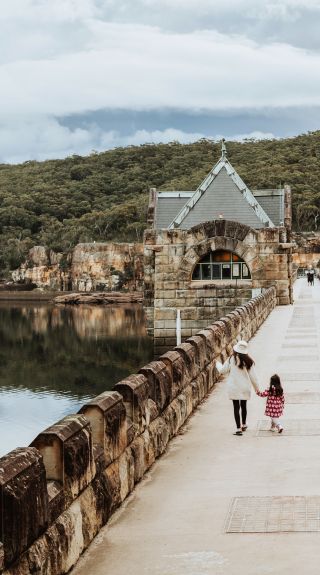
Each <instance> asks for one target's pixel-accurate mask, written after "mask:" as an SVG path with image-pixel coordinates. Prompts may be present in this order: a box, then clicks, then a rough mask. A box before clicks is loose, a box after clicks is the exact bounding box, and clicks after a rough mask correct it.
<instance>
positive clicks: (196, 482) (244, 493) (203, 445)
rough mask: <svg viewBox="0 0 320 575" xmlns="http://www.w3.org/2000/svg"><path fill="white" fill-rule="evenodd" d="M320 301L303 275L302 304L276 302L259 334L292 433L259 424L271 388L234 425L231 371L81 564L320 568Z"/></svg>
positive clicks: (278, 572)
mask: <svg viewBox="0 0 320 575" xmlns="http://www.w3.org/2000/svg"><path fill="white" fill-rule="evenodd" d="M319 304H320V283H319V282H318V281H317V283H316V285H315V286H314V287H310V286H307V284H306V280H305V279H301V280H298V282H297V283H296V296H295V304H294V305H293V306H286V307H278V308H276V309H275V310H274V311H273V312H272V314H271V315H270V316H269V318H268V319H267V320H266V322H265V323H264V325H263V326H262V327H261V328H260V330H259V331H258V333H257V334H256V336H255V337H254V338H253V339H252V340H251V342H250V353H251V354H252V355H253V357H254V358H255V360H256V364H257V371H258V374H259V382H260V388H261V389H264V388H265V387H267V386H268V381H269V377H270V375H272V374H273V373H274V372H277V373H279V375H280V376H281V378H282V380H283V383H284V388H285V393H286V396H287V404H286V408H285V413H284V417H283V425H284V428H285V431H284V433H283V435H279V434H275V433H271V432H269V431H268V432H263V431H257V430H258V428H259V421H260V420H266V418H265V416H264V405H265V400H264V399H262V398H259V397H257V396H254V397H252V399H251V401H250V402H249V405H248V412H249V421H248V423H249V429H248V431H247V432H246V434H245V435H243V436H242V437H235V436H233V434H232V433H233V431H234V424H233V414H232V404H231V402H230V401H229V400H228V399H227V396H226V389H225V385H224V384H223V382H221V383H220V384H219V385H218V386H217V387H216V388H215V390H214V391H213V392H212V394H211V395H210V397H209V398H208V400H207V401H206V402H204V403H203V404H202V406H201V407H200V408H199V409H198V410H197V412H196V413H195V415H194V416H193V417H192V418H191V419H190V420H189V422H188V424H187V427H186V429H185V430H184V433H183V434H181V435H179V436H178V437H177V438H175V439H174V440H173V441H172V442H171V444H170V447H169V449H168V451H167V453H166V454H165V455H164V456H163V457H162V458H161V459H160V460H158V461H157V463H156V464H155V465H154V466H153V468H152V469H151V471H150V472H149V473H148V474H147V476H146V477H145V479H144V480H143V481H142V482H141V483H140V484H139V485H138V486H137V488H136V489H135V491H134V492H133V493H132V495H131V496H130V497H129V498H128V500H127V501H126V503H125V504H124V505H123V506H122V508H121V509H120V510H119V511H118V512H117V513H116V514H115V515H114V516H113V518H112V519H111V521H110V522H109V524H108V526H107V527H105V528H104V529H103V530H102V531H101V532H100V534H99V535H98V537H97V538H96V539H95V541H94V542H93V543H92V544H91V546H90V548H89V549H88V550H87V552H86V553H85V554H84V555H83V557H82V558H81V559H80V561H79V563H78V565H77V566H76V567H75V569H73V571H72V575H149V574H150V575H270V574H274V575H286V574H290V575H292V574H293V573H295V574H303V575H319V569H320V567H319V565H320V514H319V501H320V359H319V347H320V332H319V327H318V326H319V325H320V305H319ZM260 428H261V429H263V425H262V427H261V426H260ZM254 496H255V498H254V499H250V500H247V499H243V498H246V497H250V498H251V497H254ZM292 496H296V497H295V498H293V497H292ZM313 496H316V497H313ZM317 496H318V497H317ZM238 497H239V498H242V499H240V500H238V501H234V498H238ZM266 497H267V499H265V498H266ZM260 498H262V499H260ZM306 503H307V506H308V509H307V513H306ZM232 505H233V507H232ZM230 510H234V511H235V514H234V516H232V517H231V516H230ZM250 510H251V511H252V512H250ZM243 511H244V514H243ZM230 518H231V519H233V521H232V522H231V523H228V520H229V519H230ZM226 526H229V527H230V526H231V528H232V529H234V530H238V531H241V530H246V529H247V530H249V531H250V530H252V531H255V532H237V533H229V532H226ZM306 527H307V529H308V530H309V531H308V532H301V531H300V532H290V531H291V530H292V529H294V530H295V529H301V528H302V529H304V528H306ZM286 529H287V530H288V531H289V532H284V531H285V530H286ZM310 529H311V530H314V532H312V531H311V532H310ZM266 530H269V532H268V533H267V532H265V531H266ZM279 530H280V531H279ZM259 531H260V532H259Z"/></svg>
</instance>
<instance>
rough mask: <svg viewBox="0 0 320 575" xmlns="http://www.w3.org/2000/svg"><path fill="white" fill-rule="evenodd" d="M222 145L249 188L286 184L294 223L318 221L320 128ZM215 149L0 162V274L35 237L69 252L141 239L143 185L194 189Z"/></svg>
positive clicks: (146, 149) (162, 147) (206, 144)
mask: <svg viewBox="0 0 320 575" xmlns="http://www.w3.org/2000/svg"><path fill="white" fill-rule="evenodd" d="M227 150H228V157H229V159H230V161H231V163H232V164H233V165H234V167H235V168H236V169H237V171H238V172H239V174H240V176H241V177H242V178H243V180H244V181H245V182H246V184H247V185H248V186H249V188H253V189H254V188H262V189H263V188H278V187H283V185H284V184H285V183H288V184H290V185H291V187H292V191H293V222H294V228H295V229H296V230H297V231H308V230H314V229H316V228H317V226H318V219H319V215H320V183H319V182H320V162H319V159H320V131H317V132H311V133H308V134H304V135H301V136H297V137H295V138H289V139H281V140H261V141H254V140H246V141H244V142H227ZM220 153H221V146H220V143H216V142H212V141H210V140H206V139H203V140H199V141H198V142H195V143H193V144H179V143H178V142H172V143H170V144H145V145H142V146H128V147H126V148H116V149H114V150H109V151H106V152H102V153H96V152H94V153H92V154H91V155H89V156H87V157H82V156H78V155H73V156H70V157H68V158H65V159H63V160H47V161H44V162H37V161H28V162H25V163H23V164H19V165H9V164H0V273H1V275H2V277H5V276H6V275H8V273H9V270H12V269H14V268H16V267H18V266H19V265H20V263H21V262H22V261H23V260H24V259H25V257H26V255H27V253H28V250H29V249H30V248H31V247H32V246H33V245H45V246H47V247H48V248H49V249H53V250H55V251H58V252H63V253H65V254H67V253H68V252H69V251H70V250H71V249H72V248H73V247H74V246H75V245H76V244H77V243H79V242H92V241H132V242H135V241H141V240H142V236H143V231H144V229H145V228H146V215H147V205H148V196H149V192H148V191H149V188H150V187H156V188H158V189H166V190H179V189H180V190H192V189H196V188H197V186H198V185H199V183H200V182H201V181H202V179H203V178H204V177H205V175H206V174H207V173H208V172H209V171H210V169H211V168H212V166H213V164H215V162H216V161H217V160H218V159H219V157H220ZM319 225H320V219H319Z"/></svg>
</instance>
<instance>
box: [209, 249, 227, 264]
mask: <svg viewBox="0 0 320 575" xmlns="http://www.w3.org/2000/svg"><path fill="white" fill-rule="evenodd" d="M212 261H213V262H230V261H231V252H225V251H223V250H218V251H216V252H213V254H212Z"/></svg>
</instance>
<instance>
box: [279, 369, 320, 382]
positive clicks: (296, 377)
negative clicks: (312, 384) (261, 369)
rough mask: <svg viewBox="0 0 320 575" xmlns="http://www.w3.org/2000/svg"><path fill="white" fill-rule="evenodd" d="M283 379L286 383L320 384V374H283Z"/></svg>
mask: <svg viewBox="0 0 320 575" xmlns="http://www.w3.org/2000/svg"><path fill="white" fill-rule="evenodd" d="M280 375H281V379H283V380H284V381H303V382H305V381H307V382H308V381H319V382H320V374H319V373H305V372H304V373H297V372H296V371H295V372H294V373H282V374H280Z"/></svg>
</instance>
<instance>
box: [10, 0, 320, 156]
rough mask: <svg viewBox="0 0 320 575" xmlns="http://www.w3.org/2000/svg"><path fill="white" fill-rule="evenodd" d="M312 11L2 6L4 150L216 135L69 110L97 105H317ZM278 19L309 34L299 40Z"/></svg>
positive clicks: (76, 1) (80, 2)
mask: <svg viewBox="0 0 320 575" xmlns="http://www.w3.org/2000/svg"><path fill="white" fill-rule="evenodd" d="M316 15H318V17H319V16H320V5H319V2H318V0H317V1H315V0H305V1H304V2H302V0H281V1H280V0H272V1H271V0H265V1H262V0H228V2H224V3H223V2H212V0H170V1H169V0H134V1H132V0H130V1H129V0H117V1H116V0H55V1H54V2H52V1H51V0H11V1H10V3H5V5H4V6H3V7H2V9H1V12H0V21H2V29H3V33H2V36H1V38H0V82H1V109H0V136H1V145H0V148H1V149H0V158H1V159H2V161H14V159H17V160H18V159H20V160H23V159H29V158H46V157H63V155H68V154H70V153H87V152H88V151H90V149H91V148H90V147H92V148H95V149H99V150H100V149H103V146H105V147H106V148H110V147H113V146H118V145H126V142H127V144H128V145H129V144H137V143H144V142H145V141H150V142H152V141H171V140H173V139H176V140H179V141H181V142H185V141H194V140H195V139H199V138H200V137H203V136H206V137H211V136H210V134H208V133H206V134H204V133H203V131H202V130H194V129H192V130H188V126H187V125H186V126H185V128H184V129H183V130H177V129H175V128H174V127H173V126H172V125H168V126H167V127H166V128H163V126H161V129H160V128H159V129H152V130H150V129H145V130H144V129H142V130H141V129H139V130H134V129H133V130H131V133H130V134H129V135H128V134H123V133H120V132H119V131H118V130H108V129H101V128H100V127H99V126H98V125H92V126H89V127H87V126H86V127H85V128H83V127H80V126H79V127H78V128H72V129H71V128H70V127H68V126H67V125H65V123H64V121H63V118H64V117H65V116H72V115H73V116H74V115H76V114H78V115H85V114H88V113H90V112H95V111H97V110H118V109H123V110H132V111H134V110H135V111H139V110H140V111H143V110H144V111H152V110H154V111H159V110H161V109H162V110H167V109H171V110H174V109H176V110H185V111H187V112H188V113H190V114H194V115H196V114H198V113H200V112H201V111H209V112H210V113H211V112H217V113H220V112H223V111H228V110H233V111H234V110H239V111H243V112H245V113H248V112H250V111H251V112H252V113H257V111H259V110H261V111H263V110H265V109H266V108H268V109H275V110H276V109H278V110H281V109H283V110H284V111H285V110H287V109H288V108H293V107H298V106H299V107H305V108H306V109H307V108H310V107H312V106H315V107H316V106H320V76H319V74H318V73H317V70H318V69H320V53H319V51H318V49H317V47H316V43H315V45H314V47H313V48H314V49H312V50H311V49H310V46H311V45H312V46H313V40H312V42H311V44H310V46H308V43H307V40H308V37H309V38H311V36H312V34H308V31H307V30H302V28H303V27H302V26H301V24H302V23H303V22H305V21H306V18H307V19H308V18H310V19H311V20H310V22H316ZM308 22H309V20H308ZM192 23H193V24H192ZM268 23H269V24H270V26H269V24H268ZM276 24H277V26H278V27H277V26H276ZM266 26H269V28H266ZM279 26H280V28H279ZM281 26H284V27H285V30H289V29H290V30H296V37H298V36H299V35H300V36H301V34H302V32H303V34H304V36H303V38H304V39H305V40H306V42H304V41H303V42H298V44H297V45H293V42H291V41H290V38H289V36H288V35H287V34H284V33H283V34H282V33H281V31H283V29H282V28H281ZM262 27H263V30H262ZM310 30H311V24H310ZM312 30H313V28H312ZM298 31H299V32H298ZM300 36H299V37H300ZM318 36H319V35H318V33H317V38H318ZM254 131H255V132H257V133H259V131H260V132H261V133H262V134H263V137H265V135H266V134H267V137H272V134H273V133H274V128H273V126H272V127H271V128H270V130H267V131H266V132H265V131H263V130H261V129H260V130H259V127H258V126H257V129H256V130H254ZM211 132H213V137H215V135H214V132H215V131H214V129H213V130H211ZM269 132H270V133H269ZM236 137H237V138H240V139H241V138H242V137H243V136H242V135H241V133H240V134H239V135H238V136H236Z"/></svg>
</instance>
